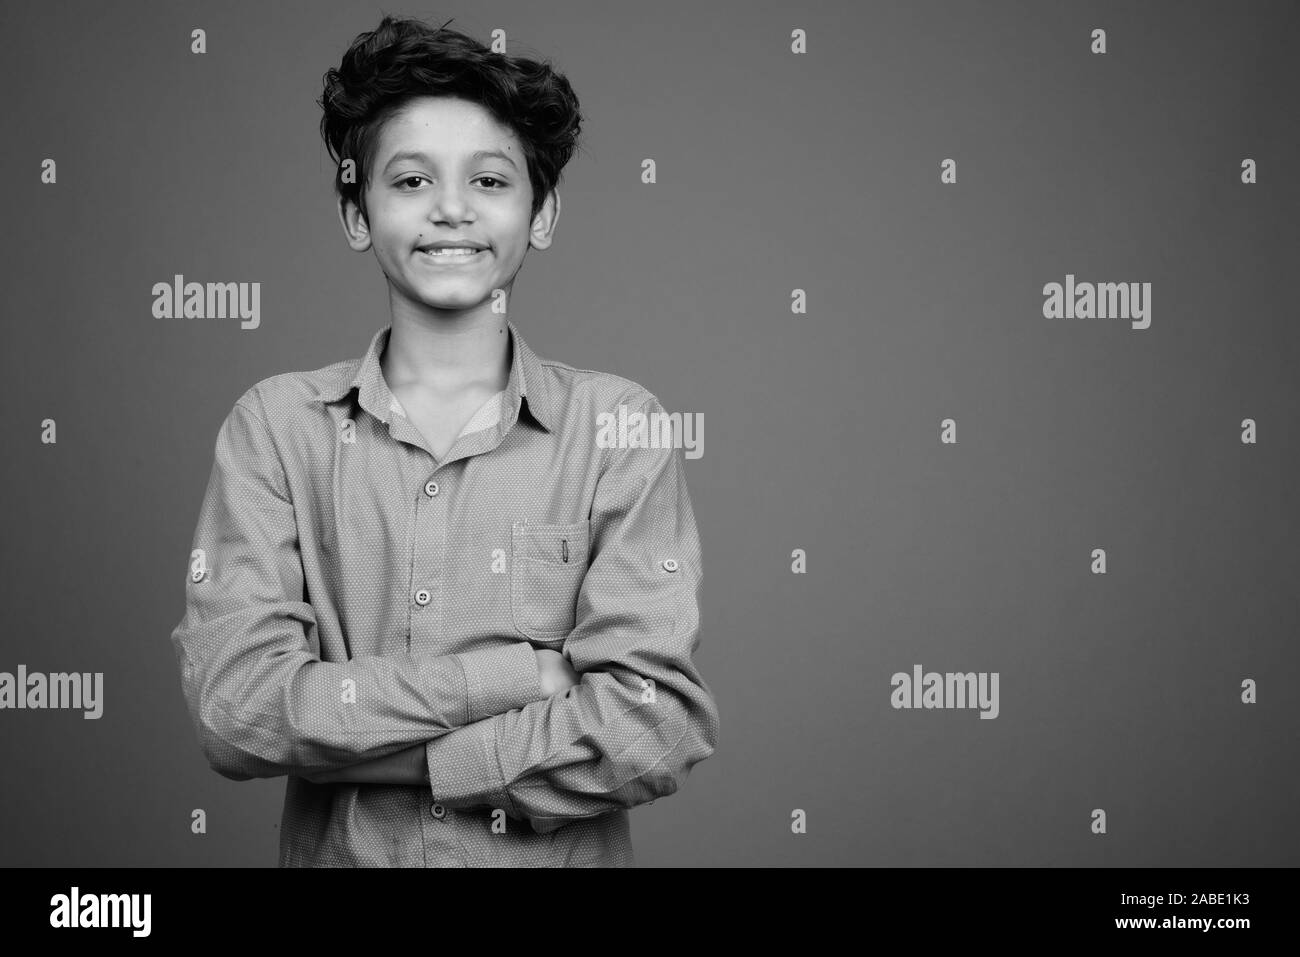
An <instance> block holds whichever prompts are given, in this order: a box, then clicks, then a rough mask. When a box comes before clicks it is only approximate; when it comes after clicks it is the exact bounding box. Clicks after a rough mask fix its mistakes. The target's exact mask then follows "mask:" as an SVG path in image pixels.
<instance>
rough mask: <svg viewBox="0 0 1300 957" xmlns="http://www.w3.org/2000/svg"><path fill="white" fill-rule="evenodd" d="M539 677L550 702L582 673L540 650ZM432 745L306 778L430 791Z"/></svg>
mask: <svg viewBox="0 0 1300 957" xmlns="http://www.w3.org/2000/svg"><path fill="white" fill-rule="evenodd" d="M537 673H538V675H539V676H540V678H541V686H542V697H541V698H540V699H538V700H544V699H546V698H549V697H550V696H551V695H553V694H558V693H560V692H562V691H566V690H568V689H569V688H572V687H573V686H574V685H576V684H577V683H578V673H577V672H576V671H574V670H573V666H572V665H571V664H569V662H568V659H566V658H565V657H564V656H563V655H562V654H560V653H559V652H558V651H551V650H550V649H549V648H542V649H538V650H537ZM427 744H428V742H421V743H420V744H416V745H412V746H411V747H409V748H404V749H403V750H401V751H395V752H393V753H392V754H388V755H385V756H384V757H382V758H374V759H372V760H370V761H362V762H361V763H360V764H352V765H348V766H347V767H342V768H327V769H324V770H321V771H317V772H314V773H310V774H305V775H303V776H304V777H305V778H306V779H307V780H308V781H311V782H312V783H313V784H412V785H417V786H419V787H425V788H427V787H429V761H428V753H427V750H426V748H427Z"/></svg>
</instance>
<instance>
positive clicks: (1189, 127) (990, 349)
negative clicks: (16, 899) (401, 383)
mask: <svg viewBox="0 0 1300 957" xmlns="http://www.w3.org/2000/svg"><path fill="white" fill-rule="evenodd" d="M1297 9H1298V8H1297V6H1296V5H1295V4H1293V3H1258V2H1256V3H1237V4H1227V3H1214V4H1212V3H1186V2H1179V3H1141V4H1138V3H1077V4H1068V5H1067V4H1059V3H1053V4H1046V3H987V4H978V5H976V4H967V3H957V2H950V3H933V2H931V3H918V2H910V0H909V2H893V3H869V4H866V3H849V2H842V3H834V4H831V3H819V4H777V3H712V4H706V5H702V4H699V3H690V4H687V3H682V2H672V3H668V2H656V3H654V4H638V5H633V4H626V5H621V6H620V5H614V6H611V5H609V4H602V3H595V2H589V3H550V2H548V3H545V4H537V3H497V4H483V3H473V4H470V3H451V4H441V5H439V6H436V7H433V6H430V7H406V8H387V7H381V6H379V5H375V4H369V3H313V4H305V3H275V4H263V3H161V2H158V3H147V4H146V3H134V4H130V5H125V4H123V5H119V4H111V5H110V4H100V3H75V4H69V3H63V4H44V3H42V4H35V3H8V4H6V5H5V7H4V12H3V22H2V23H0V27H2V28H3V29H0V36H3V37H4V38H5V46H6V49H5V56H4V57H2V58H0V70H3V79H4V83H5V87H4V88H5V90H6V91H7V93H6V103H5V106H6V114H7V116H6V121H5V124H4V126H5V143H6V145H5V148H4V149H3V151H0V170H2V172H3V176H4V182H5V183H6V184H7V187H8V188H7V190H6V200H7V205H8V208H9V210H10V212H9V223H10V227H9V228H8V229H6V230H4V232H3V236H0V247H2V252H3V260H2V261H3V263H4V268H5V273H6V280H7V281H6V282H5V296H4V305H3V309H4V330H5V337H6V343H5V349H4V353H3V356H4V357H3V373H4V382H5V384H6V386H7V387H8V388H7V399H8V403H7V408H8V413H7V414H6V415H5V416H4V417H3V429H4V448H5V455H4V456H3V469H4V473H3V488H2V491H3V496H4V501H5V506H6V512H5V516H6V517H5V528H4V535H3V542H4V563H5V574H4V575H3V576H2V577H0V581H3V600H2V601H0V607H2V608H3V627H2V628H0V670H3V671H9V672H14V671H16V669H17V666H18V665H19V664H25V665H27V667H28V669H29V670H31V671H43V672H51V671H63V670H75V671H91V672H93V671H103V672H104V673H105V679H104V681H105V691H104V694H105V705H104V708H105V711H104V717H103V718H101V719H100V720H98V721H87V720H84V719H83V718H82V717H81V713H80V712H78V711H44V712H39V711H3V712H0V726H2V727H0V762H2V765H0V766H2V767H3V773H4V784H3V805H2V806H0V863H4V864H12V865H91V866H100V865H119V864H120V865H163V864H181V865H229V864H239V865H265V866H273V865H274V863H275V860H276V842H277V839H278V831H277V830H276V828H277V826H278V823H279V814H280V807H281V800H282V796H283V793H284V786H285V781H284V779H283V778H280V779H273V780H260V781H250V782H244V783H236V782H231V781H226V780H225V779H223V778H221V777H219V776H218V775H216V774H215V773H214V772H212V771H211V770H209V769H208V767H207V765H206V763H205V762H204V760H203V757H202V755H201V753H200V751H199V748H198V745H197V742H196V739H195V736H194V730H193V728H192V726H191V724H190V722H189V717H188V715H187V713H186V711H185V706H184V701H183V699H182V696H181V690H180V676H179V672H178V669H177V666H176V662H175V659H174V656H173V652H172V648H171V646H170V643H169V640H168V636H169V634H170V632H171V630H172V629H173V628H174V627H175V625H176V624H177V622H178V621H179V620H180V618H181V615H182V614H183V611H184V581H185V578H184V576H185V573H186V570H187V566H188V560H189V550H190V547H191V537H192V535H193V532H194V523H195V521H196V520H197V517H198V508H199V504H200V501H201V499H202V495H203V491H204V488H205V484H206V481H207V478H208V474H209V471H210V469H211V467H212V454H213V446H214V443H215V440H216V431H217V428H218V426H219V425H220V423H221V420H222V418H223V416H224V415H225V414H226V413H227V412H228V411H229V410H230V407H231V406H232V404H233V403H234V401H235V399H236V398H238V396H239V395H240V394H241V393H242V392H243V391H244V390H245V389H247V388H248V387H249V386H251V385H252V384H253V383H255V382H256V381H258V380H259V379H262V378H265V377H266V376H269V375H273V374H276V373H279V372H285V371H289V370H301V369H312V368H317V367H319V366H323V365H326V364H328V363H330V362H334V361H338V360H340V359H346V358H351V357H355V356H359V355H361V353H362V352H363V350H364V349H365V347H366V345H367V343H368V342H369V338H370V336H371V335H373V333H374V332H375V331H376V330H377V329H378V328H379V327H380V326H382V325H383V324H384V323H386V322H387V321H388V319H389V317H388V313H387V299H386V296H385V286H384V280H383V276H382V274H381V273H380V272H379V269H378V266H377V264H376V262H375V260H374V258H373V256H372V255H370V254H365V255H363V256H358V255H356V254H354V253H352V252H350V251H349V250H348V248H347V246H346V245H345V243H344V240H343V235H342V231H341V229H340V227H339V225H338V222H337V219H336V216H335V212H334V209H333V205H332V195H331V191H330V176H331V166H330V161H329V158H328V156H327V155H326V152H325V149H324V146H323V144H322V143H321V141H320V139H319V134H318V132H317V130H318V122H319V110H318V108H317V107H316V106H315V104H314V100H315V98H316V97H317V96H319V94H320V88H321V75H322V74H323V73H324V72H325V70H326V69H327V68H328V67H330V66H331V65H335V64H337V63H338V60H339V58H340V57H341V55H342V53H343V51H344V50H345V49H346V48H347V44H348V43H349V42H350V41H351V39H352V38H353V37H354V36H355V35H356V34H357V33H360V32H362V31H364V30H369V29H372V28H373V27H375V26H376V25H377V24H378V22H379V19H380V16H381V13H382V12H383V11H385V10H387V12H393V13H401V14H408V15H415V16H420V17H423V18H425V19H427V20H429V21H431V22H432V23H435V24H437V23H441V22H442V21H443V20H445V19H447V18H448V17H454V18H455V19H454V20H453V22H452V24H451V26H452V27H453V28H458V29H460V30H462V31H465V32H468V33H470V34H471V35H473V36H475V37H477V38H478V39H480V40H487V39H488V38H489V34H490V31H491V30H492V29H493V28H494V27H504V28H505V29H506V30H507V32H508V34H509V37H510V39H511V41H512V43H513V46H512V48H511V51H510V52H512V53H514V54H524V55H538V54H540V55H542V56H545V57H548V58H551V59H552V60H553V61H554V62H555V64H556V66H557V67H559V68H560V69H561V70H562V71H564V72H565V73H566V74H567V75H568V76H569V77H570V79H571V80H572V82H573V84H574V86H575V89H576V90H577V92H578V95H579V97H580V99H581V102H582V106H583V109H584V112H585V113H586V116H587V124H586V138H585V141H584V142H585V146H584V148H583V150H582V151H581V152H580V153H579V154H578V155H577V156H576V157H575V158H574V160H573V162H572V163H571V164H570V165H569V167H568V168H567V170H566V172H565V178H564V180H563V181H562V183H561V187H560V189H561V195H562V197H563V211H562V214H561V218H560V222H559V229H558V232H557V239H556V244H555V246H554V247H553V248H552V249H551V250H550V251H548V252H545V253H538V252H537V251H533V252H532V253H530V255H529V257H528V260H527V262H526V264H525V266H524V269H523V272H522V273H521V275H520V277H519V280H518V281H517V283H516V287H515V295H514V298H513V300H512V312H511V317H512V319H514V321H515V322H516V323H518V324H519V327H520V329H521V330H522V331H523V333H524V335H525V336H526V337H527V338H528V340H529V342H530V343H531V344H532V345H533V346H534V347H535V348H536V349H537V351H538V352H539V353H540V354H541V355H543V356H545V357H549V358H556V359H560V360H562V361H565V362H568V363H570V364H573V365H576V366H580V367H587V368H596V369H601V370H605V371H609V372H614V373H617V374H619V375H623V376H626V377H628V378H631V379H634V380H636V381H638V382H641V383H642V384H643V385H645V386H646V387H647V388H649V389H650V390H651V391H653V392H655V393H656V394H657V395H658V396H659V397H660V398H661V399H662V400H663V402H664V404H665V405H666V406H667V407H668V408H669V409H670V410H673V411H685V412H698V413H702V414H703V415H704V418H705V424H706V426H707V428H706V429H705V433H704V439H705V442H704V457H703V458H702V459H699V460H695V461H688V463H687V475H688V480H689V482H690V490H691V494H692V499H693V501H694V504H695V509H696V513H697V516H698V518H699V522H700V533H701V537H702V542H703V548H704V559H705V565H704V567H705V592H704V610H703V629H702V639H703V644H702V647H701V650H700V652H699V655H698V662H699V664H700V667H701V670H702V673H703V675H704V676H705V679H706V681H707V682H708V683H709V685H710V687H711V689H712V690H713V691H714V693H715V695H716V697H717V700H718V704H719V709H720V712H721V722H722V735H721V740H720V745H719V749H718V751H717V753H716V754H714V756H713V757H711V758H710V759H709V760H707V761H705V762H704V763H702V764H700V765H698V766H697V767H696V768H695V770H694V772H693V773H692V775H691V776H690V778H689V779H688V781H687V782H686V784H685V786H684V787H683V789H682V790H681V791H680V792H679V793H678V794H676V795H674V796H673V797H672V798H670V799H668V800H664V801H660V802H657V803H656V804H655V805H654V806H652V807H642V808H639V809H637V810H636V811H634V813H633V816H632V820H633V836H634V840H635V846H636V850H637V855H638V861H639V863H641V864H642V865H645V866H651V865H665V864H682V865H708V864H719V865H812V864H827V865H859V864H861V865H977V864H985V865H1083V866H1089V865H1138V866H1146V865H1171V866H1200V865H1229V866H1232V865H1294V864H1297V863H1300V840H1298V839H1297V825H1296V823H1295V817H1294V815H1295V808H1296V806H1297V799H1298V798H1300V793H1298V792H1300V789H1298V787H1297V782H1298V781H1300V776H1298V775H1297V771H1296V767H1295V761H1294V759H1295V755H1296V748H1295V742H1296V740H1297V738H1296V733H1297V704H1296V697H1295V691H1296V688H1297V682H1298V681H1300V673H1298V668H1297V657H1298V656H1297V653H1296V650H1295V642H1296V636H1297V620H1296V619H1297V613H1296V612H1297V607H1296V594H1297V589H1296V579H1297V571H1300V562H1298V561H1297V557H1296V550H1295V549H1296V537H1295V530H1296V516H1297V482H1296V464H1297V458H1298V453H1300V436H1298V435H1297V431H1296V426H1297V421H1296V419H1297V410H1298V409H1300V401H1298V400H1300V396H1297V387H1296V375H1295V369H1296V360H1297V354H1298V346H1300V333H1297V319H1298V317H1297V315H1296V309H1295V302H1296V299H1295V295H1294V282H1295V279H1294V276H1295V264H1296V261H1297V254H1298V253H1300V243H1298V241H1297V230H1296V217H1295V214H1296V210H1297V199H1298V198H1300V196H1298V194H1300V185H1298V184H1300V172H1298V171H1297V168H1296V163H1297V159H1298V157H1300V129H1298V121H1297V109H1296V97H1295V94H1296V91H1297V90H1298V89H1300V83H1297V71H1298V68H1297V63H1298V62H1300V61H1298V60H1297V58H1296V56H1295V41H1296V37H1297V31H1296V27H1297V22H1298V20H1300V17H1298V16H1297ZM195 26H202V27H204V28H205V29H206V30H207V33H208V52H207V54H206V55H203V56H195V55H193V54H191V53H190V52H189V47H190V39H189V33H190V30H191V29H192V28H193V27H195ZM795 27H801V28H804V29H806V30H807V31H808V34H809V38H810V39H809V47H810V49H809V52H808V53H807V54H806V55H803V56H794V55H792V54H791V53H790V52H789V43H790V39H789V36H790V31H791V29H793V28H795ZM1094 27H1103V28H1105V29H1106V30H1107V31H1108V43H1109V52H1108V53H1107V54H1106V55H1105V56H1095V55H1093V54H1092V53H1090V52H1089V45H1090V41H1089V33H1090V31H1091V30H1092V28H1094ZM647 156H650V157H654V158H655V159H656V160H657V162H658V176H659V182H658V184H657V185H653V186H647V185H643V184H641V182H640V178H639V173H640V165H639V164H640V161H641V159H642V158H643V157H647ZM1247 156H1248V157H1252V158H1254V159H1255V160H1256V161H1257V162H1258V163H1259V183H1258V185H1254V186H1244V185H1242V184H1241V183H1240V181H1239V175H1240V162H1241V159H1242V158H1243V157H1247ZM46 157H53V158H55V159H56V160H57V161H58V175H59V181H58V184H57V185H56V186H46V185H42V184H41V183H40V181H39V173H40V162H41V160H42V159H44V158H46ZM947 157H953V158H955V159H956V160H957V161H958V164H959V169H958V176H959V182H958V185H956V186H944V185H941V184H940V182H939V164H940V162H941V161H942V160H943V159H944V158H947ZM177 272H179V273H182V274H184V275H185V276H186V278H187V279H193V280H197V281H201V282H208V281H235V282H253V281H256V282H260V283H262V325H261V328H259V329H257V330H253V331H242V330H240V329H239V327H238V322H237V321H232V320H215V321H210V322H209V321H202V320H158V319H154V318H152V316H151V312H150V308H151V303H152V295H151V293H150V289H151V287H152V285H153V284H154V283H155V282H159V281H163V282H170V281H171V277H172V276H173V274H174V273H177ZM1066 273H1074V274H1075V275H1076V277H1077V278H1078V279H1079V280H1080V281H1084V280H1086V281H1093V282H1103V281H1115V282H1120V281H1124V282H1127V281H1137V282H1142V281H1149V282H1151V283H1152V284H1153V292H1152V307H1153V315H1152V324H1151V327H1150V328H1149V329H1147V330H1145V331H1137V330H1133V329H1131V328H1130V326H1129V324H1128V322H1126V321H1117V320H1057V321H1051V320H1047V319H1044V318H1043V317H1042V314H1041V309H1042V301H1043V296H1042V286H1043V284H1044V283H1047V282H1064V280H1065V275H1066ZM795 287H798V288H803V289H806V290H807V291H808V295H809V313H808V314H807V315H791V313H790V310H789V302H790V291H791V290H792V289H793V288H795ZM47 416H48V417H53V418H54V419H56V420H57V422H58V438H59V441H58V444H57V445H56V446H45V445H42V444H41V443H40V441H39V434H40V428H39V423H40V421H41V420H42V419H43V418H45V417H47ZM950 416H951V417H954V418H956V419H957V421H958V439H959V443H958V444H957V445H956V446H944V445H941V444H940V442H939V423H940V421H941V420H942V419H944V418H946V417H950ZM1245 417H1252V418H1254V419H1256V420H1257V421H1258V423H1259V440H1260V441H1259V444H1258V445H1256V446H1243V445H1242V444H1241V443H1240V441H1239V431H1240V429H1239V424H1240V421H1241V420H1242V419H1243V418H1245ZM1095 547H1103V548H1105V549H1106V550H1107V552H1108V562H1109V574H1107V575H1104V576H1096V575H1093V574H1091V573H1090V571H1089V565H1090V552H1091V550H1092V549H1093V548H1095ZM794 548H803V549H806V550H807V552H808V573H807V574H806V575H794V574H791V571H790V561H791V559H790V553H791V550H792V549H794ZM915 663H920V664H922V665H923V666H924V667H925V668H926V670H931V669H933V670H937V671H967V670H971V671H997V672H999V673H1000V675H1001V685H1000V689H999V690H1000V699H1001V701H1000V705H1001V715H1000V717H998V718H997V719H996V720H992V721H989V720H980V719H978V717H977V715H976V713H975V712H974V711H942V710H940V711H896V710H894V709H892V708H891V707H890V702H889V698H890V684H889V680H890V676H891V675H892V674H893V673H894V672H896V671H909V672H910V670H911V667H912V665H913V664H915ZM1245 677H1253V678H1255V679H1256V680H1257V681H1258V682H1259V703H1258V704H1255V705H1244V704H1242V703H1241V702H1240V700H1239V695H1240V682H1241V680H1242V679H1243V678H1245ZM1288 742H1289V743H1288ZM196 807H201V808H204V809H205V810H206V811H207V815H208V833H207V835H206V836H195V835H192V834H191V833H190V830H189V825H190V811H191V809H193V808H196ZM1097 807H1100V808H1104V809H1106V811H1107V814H1108V828H1109V832H1108V833H1107V834H1105V835H1103V836H1097V835H1093V834H1092V833H1091V832H1090V828H1089V825H1090V817H1089V814H1090V811H1091V810H1092V809H1093V808H1097ZM793 808H802V809H804V810H806V811H807V814H808V820H809V824H808V832H807V834H805V835H793V834H791V832H790V826H789V821H790V813H791V810H792V809H793Z"/></svg>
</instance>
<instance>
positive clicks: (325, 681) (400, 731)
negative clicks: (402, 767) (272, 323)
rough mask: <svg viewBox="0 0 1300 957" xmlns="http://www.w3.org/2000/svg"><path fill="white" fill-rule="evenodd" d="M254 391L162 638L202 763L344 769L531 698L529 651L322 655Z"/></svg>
mask: <svg viewBox="0 0 1300 957" xmlns="http://www.w3.org/2000/svg"><path fill="white" fill-rule="evenodd" d="M260 407H261V402H260V399H259V398H258V397H257V396H256V394H255V393H254V392H253V391H252V390H250V392H249V393H246V394H245V395H244V396H243V397H241V398H240V400H239V401H238V402H236V403H235V406H234V408H233V409H232V410H231V412H230V413H229V415H227V417H226V419H225V421H224V422H223V423H222V426H221V429H220V431H219V433H218V436H217V442H216V453H215V462H214V465H213V468H212V473H211V477H210V479H209V481H208V486H207V491H206V493H205V495H204V500H203V505H202V508H201V510H200V514H199V521H198V528H197V530H196V532H195V535H194V546H193V548H194V550H193V551H192V552H191V556H190V567H189V569H188V574H187V576H186V585H185V593H186V609H185V616H184V618H183V619H182V621H181V623H180V624H179V625H178V626H177V627H176V628H175V630H174V631H173V632H172V635H171V640H172V646H173V650H174V651H175V653H176V659H177V663H178V665H179V666H180V671H181V682H182V688H183V691H184V695H185V702H186V706H187V708H188V710H189V713H190V717H191V719H192V720H193V722H194V726H195V729H196V731H197V734H198V738H199V743H200V745H201V747H202V749H203V753H204V755H205V756H206V757H207V759H208V762H209V764H210V765H211V766H212V768H213V770H215V771H217V772H218V773H219V774H221V775H222V776H224V777H227V778H230V779H232V780H235V781H246V780H249V779H251V778H259V777H277V776H279V775H284V774H299V775H302V774H304V773H306V772H310V771H316V770H322V769H327V768H337V767H343V766H347V765H350V764H356V763H359V762H361V761H365V760H369V759H372V758H377V757H383V756H384V755H386V754H389V753H391V752H394V751H397V750H401V749H402V748H404V747H409V746H410V745H411V744H416V743H422V742H424V741H426V740H428V739H429V738H430V737H431V736H437V735H439V734H444V733H446V732H447V731H449V730H451V729H453V728H457V727H462V726H464V725H468V724H471V723H473V722H475V721H478V720H480V719H482V718H486V717H489V716H491V715H495V714H499V713H501V712H502V711H504V710H508V709H510V708H519V707H522V706H523V705H524V704H526V703H528V702H529V701H536V700H537V699H538V698H540V697H541V680H540V677H539V675H538V671H537V658H536V654H535V652H534V651H533V649H532V648H531V647H530V646H528V645H526V644H525V645H520V646H508V647H506V648H504V649H487V650H482V651H475V652H469V653H463V654H454V655H440V656H420V657H412V656H410V655H402V656H392V657H390V656H358V657H356V658H353V659H351V660H350V661H346V662H326V661H322V660H321V659H320V657H319V655H318V653H317V652H318V649H319V639H318V637H317V632H316V629H317V621H316V616H315V615H314V613H313V611H312V606H311V605H310V604H309V603H308V602H307V601H305V600H304V599H305V597H306V593H305V589H304V574H303V566H302V556H301V552H300V550H299V541H298V531H297V522H296V520H295V517H294V507H293V502H292V500H291V498H290V494H289V488H288V482H287V479H286V475H285V472H284V468H283V464H282V462H281V460H280V456H279V453H278V451H277V449H276V447H275V442H274V440H273V438H272V435H271V432H270V430H269V428H268V427H267V424H266V420H265V417H264V415H263V414H262V413H261V412H260V411H259V409H260Z"/></svg>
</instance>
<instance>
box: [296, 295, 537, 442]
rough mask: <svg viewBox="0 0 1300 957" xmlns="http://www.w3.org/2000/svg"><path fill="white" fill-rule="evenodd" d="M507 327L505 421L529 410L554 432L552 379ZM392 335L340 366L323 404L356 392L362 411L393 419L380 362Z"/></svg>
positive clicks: (322, 393)
mask: <svg viewBox="0 0 1300 957" xmlns="http://www.w3.org/2000/svg"><path fill="white" fill-rule="evenodd" d="M506 326H507V328H508V329H509V330H510V332H509V334H510V343H511V347H512V352H511V359H510V381H509V382H508V383H507V384H506V388H505V392H504V393H503V395H502V397H501V416H502V419H503V420H509V421H511V422H513V420H514V419H515V418H516V417H517V416H518V414H519V411H520V410H521V409H522V408H523V407H525V406H526V407H527V409H528V412H529V414H530V415H531V416H532V417H533V419H534V420H535V421H536V422H537V424H538V425H540V426H541V427H542V428H544V429H545V430H546V431H548V432H550V431H552V430H553V429H554V426H555V422H554V419H553V418H552V410H553V406H552V403H551V399H552V396H551V395H550V393H549V392H548V388H549V385H550V379H549V378H548V377H547V375H546V374H545V369H543V368H542V360H541V358H540V357H538V355H537V354H536V353H535V352H533V350H532V349H531V348H529V346H528V343H527V342H525V341H524V337H523V336H521V335H520V334H519V330H518V329H516V328H515V324H514V323H513V322H510V321H509V320H507V322H506ZM392 331H393V325H392V323H389V324H388V325H386V326H384V327H383V328H382V329H380V330H379V331H378V332H376V333H375V334H374V336H373V337H372V338H371V340H370V347H369V348H368V349H367V350H366V354H365V355H364V356H363V357H362V358H361V359H360V361H358V360H353V361H352V362H350V363H346V364H344V365H342V366H340V367H339V369H338V371H336V372H335V373H333V374H332V375H331V376H330V377H329V378H328V379H327V380H326V381H325V382H323V383H322V384H321V386H320V388H319V390H318V393H317V397H318V398H319V399H320V400H321V401H322V402H337V401H339V400H340V399H342V398H344V397H345V396H347V395H348V394H350V393H351V392H352V390H353V389H356V390H357V392H358V396H359V401H360V403H361V407H362V408H363V409H365V410H366V411H367V412H370V413H371V414H372V415H376V416H378V417H379V418H380V419H383V420H384V421H385V422H387V421H388V419H389V416H390V415H392V412H391V411H390V409H389V406H390V405H391V403H392V400H393V394H392V392H390V391H389V389H388V384H387V383H386V382H385V381H384V374H383V369H382V367H381V366H380V364H379V358H380V356H382V355H383V354H384V349H385V347H386V346H387V345H388V337H389V335H390V334H391V333H392Z"/></svg>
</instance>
